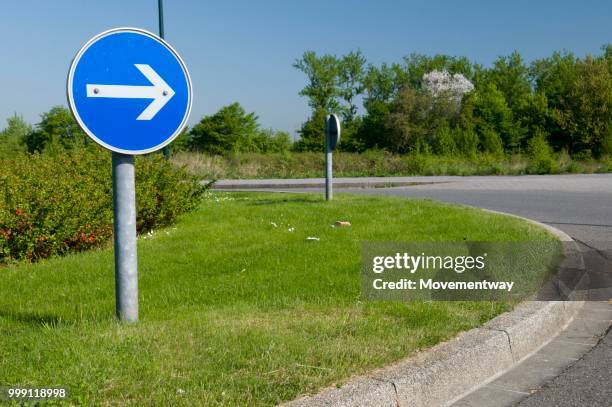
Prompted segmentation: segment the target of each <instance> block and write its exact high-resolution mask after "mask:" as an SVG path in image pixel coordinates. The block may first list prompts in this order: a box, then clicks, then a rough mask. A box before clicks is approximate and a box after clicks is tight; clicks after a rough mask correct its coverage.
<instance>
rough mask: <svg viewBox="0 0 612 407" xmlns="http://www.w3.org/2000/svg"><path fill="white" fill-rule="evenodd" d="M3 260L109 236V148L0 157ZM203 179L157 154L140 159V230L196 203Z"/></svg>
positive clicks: (87, 244)
mask: <svg viewBox="0 0 612 407" xmlns="http://www.w3.org/2000/svg"><path fill="white" fill-rule="evenodd" d="M0 164H1V166H0V185H1V188H2V196H1V197H0V263H7V262H10V261H14V260H28V261H34V260H38V259H41V258H45V257H49V256H54V255H61V254H65V253H68V252H73V251H80V250H84V249H87V248H90V247H93V246H98V245H100V244H103V243H105V242H107V241H108V240H109V239H111V237H112V231H113V228H112V225H113V208H112V180H111V163H110V154H109V153H107V152H102V151H99V150H96V151H90V150H86V149H74V150H70V151H64V152H63V154H58V155H51V154H33V155H20V156H17V157H15V158H12V159H5V160H2V161H1V162H0ZM204 189H205V187H203V186H201V185H200V183H199V181H198V179H197V178H195V177H193V176H190V175H187V173H186V172H185V171H184V170H182V169H177V168H176V167H175V166H173V165H172V164H171V163H169V162H166V161H164V160H163V158H162V157H160V155H157V154H156V155H152V156H149V157H138V158H137V160H136V199H137V210H138V218H137V230H138V231H139V232H143V231H147V230H149V229H151V228H154V227H158V226H164V225H168V224H170V223H171V222H172V221H173V220H174V219H175V218H176V216H177V215H179V214H181V213H183V212H185V211H187V210H189V209H191V208H192V207H193V206H194V205H196V204H197V202H198V198H199V197H200V195H201V194H202V193H203V192H204Z"/></svg>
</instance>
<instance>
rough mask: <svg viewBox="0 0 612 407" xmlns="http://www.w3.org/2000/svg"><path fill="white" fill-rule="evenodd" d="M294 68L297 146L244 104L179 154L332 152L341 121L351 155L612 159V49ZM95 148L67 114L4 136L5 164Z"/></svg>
mask: <svg viewBox="0 0 612 407" xmlns="http://www.w3.org/2000/svg"><path fill="white" fill-rule="evenodd" d="M293 67H294V68H296V69H298V70H299V71H301V72H303V73H304V74H305V76H306V78H307V81H306V85H305V86H304V88H303V89H302V90H301V91H300V93H299V94H300V95H301V96H304V97H305V98H307V100H308V104H309V106H310V108H311V114H310V117H309V118H308V119H307V120H306V121H305V122H304V123H303V124H302V126H301V127H300V129H299V131H298V133H299V136H300V138H299V140H298V141H297V142H296V143H292V142H291V138H290V136H289V134H288V133H287V132H284V131H275V130H272V129H265V128H262V126H261V125H260V123H259V120H258V117H257V115H256V114H255V113H253V112H247V111H245V109H244V108H243V107H242V106H241V105H240V104H239V103H233V104H230V105H228V106H224V107H222V108H221V109H220V110H219V111H218V112H216V113H215V114H213V115H208V116H204V117H202V118H201V120H200V121H199V122H198V123H197V124H196V125H194V126H193V127H192V128H190V129H186V130H184V131H183V133H182V134H181V135H180V136H179V137H178V138H177V139H176V140H175V141H174V142H173V143H172V144H171V149H173V150H194V151H201V152H206V153H210V154H227V153H243V152H258V153H270V152H284V151H289V150H294V151H322V149H323V145H324V143H323V139H324V134H323V132H324V120H325V116H326V115H327V114H328V113H330V112H334V113H337V114H340V115H341V118H342V122H343V123H342V127H343V136H342V140H341V143H340V146H339V149H340V150H343V151H349V152H363V151H366V150H369V149H378V150H385V151H388V152H391V153H397V154H405V153H414V152H417V153H430V154H440V155H463V156H471V155H474V154H477V153H479V152H486V153H490V154H494V155H495V154H499V155H501V154H504V153H508V154H513V153H517V152H518V153H520V152H522V151H530V152H531V154H535V155H538V154H540V155H543V156H546V155H547V154H550V153H551V152H553V151H565V152H567V153H568V154H571V155H572V156H575V157H585V158H590V157H596V158H599V157H602V156H608V155H611V154H612V45H606V46H604V47H602V52H601V54H599V55H595V56H591V55H587V56H586V57H584V58H579V57H577V56H575V55H574V54H573V53H571V52H567V51H564V52H555V53H553V54H552V55H551V56H550V57H547V58H543V59H539V60H536V61H533V62H532V63H530V64H527V63H525V61H524V60H523V58H522V57H521V55H520V54H519V53H518V52H514V53H512V54H511V55H509V56H502V57H499V58H498V59H497V60H496V61H494V63H493V64H492V65H491V66H490V67H483V66H481V65H479V64H475V63H472V62H471V61H470V60H469V59H467V58H466V57H455V56H449V55H434V56H426V55H421V54H411V55H409V56H407V57H405V58H404V59H403V60H402V61H401V62H395V63H382V64H380V65H373V64H368V63H367V60H366V58H365V57H364V56H363V55H362V53H361V52H360V51H351V52H349V53H348V54H346V55H344V56H340V57H338V56H335V55H329V54H325V55H317V54H316V53H315V52H313V51H307V52H305V53H304V54H303V55H302V57H301V58H299V59H297V60H296V61H295V63H294V64H293ZM86 144H88V141H87V138H86V137H85V135H84V134H83V132H82V131H81V130H80V128H79V127H78V125H77V124H76V122H75V121H74V119H73V117H72V115H71V114H70V112H69V111H68V110H67V109H66V108H64V107H61V106H56V107H53V108H52V109H51V110H49V111H48V112H46V113H43V114H42V116H41V121H40V122H39V123H38V124H37V125H36V126H34V127H31V126H30V125H28V124H27V123H26V122H25V121H24V120H23V119H22V118H20V117H19V116H17V115H15V116H13V117H11V118H9V119H8V125H7V127H6V129H5V130H3V131H2V132H0V155H7V154H14V153H17V152H19V151H28V152H37V151H38V152H40V151H46V150H53V149H57V148H62V149H65V148H73V147H74V146H82V145H86ZM89 144H92V143H89Z"/></svg>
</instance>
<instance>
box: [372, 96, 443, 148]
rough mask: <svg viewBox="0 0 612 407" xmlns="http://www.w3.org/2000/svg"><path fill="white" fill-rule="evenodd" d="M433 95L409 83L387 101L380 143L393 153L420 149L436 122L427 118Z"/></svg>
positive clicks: (424, 146) (427, 139)
mask: <svg viewBox="0 0 612 407" xmlns="http://www.w3.org/2000/svg"><path fill="white" fill-rule="evenodd" d="M432 104H433V97H432V96H431V95H429V94H428V93H425V92H420V91H417V90H415V89H412V88H410V87H406V88H404V89H402V91H401V92H400V93H399V95H398V97H397V99H396V100H395V101H394V102H393V104H392V105H391V109H390V112H389V115H388V117H387V120H386V123H385V127H386V131H385V133H384V136H383V142H384V147H387V148H389V149H390V150H391V151H392V152H395V153H407V152H409V151H413V150H416V151H420V150H422V149H426V148H428V146H429V141H430V140H429V138H430V137H429V136H430V135H431V134H432V133H433V131H432V130H434V129H433V128H435V127H441V126H436V125H435V124H434V122H433V121H432V120H431V119H432V115H431V114H430V112H431V107H432Z"/></svg>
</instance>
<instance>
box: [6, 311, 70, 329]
mask: <svg viewBox="0 0 612 407" xmlns="http://www.w3.org/2000/svg"><path fill="white" fill-rule="evenodd" d="M0 318H5V319H8V320H9V321H13V322H20V323H23V324H27V325H33V326H45V327H47V326H49V327H56V326H58V325H60V324H65V323H74V322H76V321H67V320H66V319H63V318H61V317H59V316H57V315H52V314H44V313H38V312H18V311H10V310H0Z"/></svg>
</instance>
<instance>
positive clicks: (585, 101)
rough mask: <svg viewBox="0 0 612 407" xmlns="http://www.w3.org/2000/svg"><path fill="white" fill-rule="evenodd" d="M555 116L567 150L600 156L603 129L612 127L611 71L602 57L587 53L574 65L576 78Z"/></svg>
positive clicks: (602, 143) (604, 134)
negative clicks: (566, 139) (566, 140)
mask: <svg viewBox="0 0 612 407" xmlns="http://www.w3.org/2000/svg"><path fill="white" fill-rule="evenodd" d="M555 118H556V119H557V122H558V123H559V125H560V127H561V128H562V129H563V130H565V131H566V132H567V133H569V134H570V137H571V138H570V140H571V144H570V146H569V148H570V152H577V151H589V152H593V153H595V154H596V155H600V154H601V153H602V152H603V151H602V149H603V145H604V144H605V143H606V142H605V140H604V139H605V137H606V136H607V131H608V128H609V127H610V126H612V72H610V69H609V67H608V63H607V61H606V60H605V59H603V58H598V59H595V58H593V57H591V56H588V57H587V58H586V59H585V60H584V61H580V62H578V64H577V65H576V80H575V81H574V83H573V84H572V85H571V87H570V89H569V92H568V98H567V100H566V102H565V105H564V106H563V107H559V108H557V110H556V111H555Z"/></svg>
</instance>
